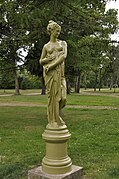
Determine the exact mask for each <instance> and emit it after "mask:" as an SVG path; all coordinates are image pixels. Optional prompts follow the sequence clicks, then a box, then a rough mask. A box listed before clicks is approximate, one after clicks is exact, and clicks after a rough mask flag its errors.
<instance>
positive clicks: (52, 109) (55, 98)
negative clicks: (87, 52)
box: [40, 20, 67, 126]
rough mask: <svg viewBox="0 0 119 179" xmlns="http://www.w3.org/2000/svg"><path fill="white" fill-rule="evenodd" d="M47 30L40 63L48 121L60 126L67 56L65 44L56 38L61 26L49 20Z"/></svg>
mask: <svg viewBox="0 0 119 179" xmlns="http://www.w3.org/2000/svg"><path fill="white" fill-rule="evenodd" d="M47 31H48V33H49V35H50V40H49V42H48V43H47V44H45V45H44V47H43V50H42V54H41V58H40V63H41V64H42V65H43V75H44V80H45V85H46V89H47V93H48V111H47V112H48V122H49V125H51V126H54V125H55V126H57V125H58V126H62V125H64V124H65V123H64V121H63V120H62V118H61V116H60V112H61V109H62V108H63V107H64V106H65V105H66V81H65V76H64V61H65V58H66V57H67V44H66V42H65V41H61V40H59V39H58V36H59V34H60V31H61V27H60V26H59V25H58V24H57V23H56V22H54V21H52V20H51V21H49V24H48V26H47Z"/></svg>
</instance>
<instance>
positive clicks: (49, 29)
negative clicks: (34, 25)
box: [47, 20, 61, 35]
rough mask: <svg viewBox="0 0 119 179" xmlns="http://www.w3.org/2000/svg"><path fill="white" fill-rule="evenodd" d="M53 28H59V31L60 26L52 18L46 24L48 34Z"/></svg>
mask: <svg viewBox="0 0 119 179" xmlns="http://www.w3.org/2000/svg"><path fill="white" fill-rule="evenodd" d="M54 29H60V31H61V26H60V25H59V24H57V23H56V22H54V21H53V20H50V21H49V24H48V26H47V32H48V34H49V35H50V34H51V31H52V30H54Z"/></svg>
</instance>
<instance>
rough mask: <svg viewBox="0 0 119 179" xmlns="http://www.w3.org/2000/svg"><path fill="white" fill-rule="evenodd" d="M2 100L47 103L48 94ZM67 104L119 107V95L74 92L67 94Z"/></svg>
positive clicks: (8, 97) (14, 96)
mask: <svg viewBox="0 0 119 179" xmlns="http://www.w3.org/2000/svg"><path fill="white" fill-rule="evenodd" d="M0 102H14V103H27V104H32V103H34V104H47V95H40V94H39V95H18V96H16V95H12V96H0ZM67 105H81V106H112V107H119V97H118V96H116V97H115V96H110V95H109V96H108V95H106V96H104V95H103V94H102V95H84V94H74V93H72V94H71V95H67Z"/></svg>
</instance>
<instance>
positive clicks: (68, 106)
mask: <svg viewBox="0 0 119 179" xmlns="http://www.w3.org/2000/svg"><path fill="white" fill-rule="evenodd" d="M38 94H40V93H28V94H24V95H38ZM81 94H85V95H95V96H97V95H104V96H113V97H115V98H119V96H118V95H117V94H116V93H113V94H108V95H106V94H102V93H94V92H93V93H92V92H82V93H81ZM12 95H13V94H3V95H1V94H0V96H2V97H4V96H12ZM79 95H80V94H79ZM0 106H11V107H12V106H13V107H15V106H23V107H25V106H27V107H47V105H46V104H34V103H26V102H12V101H11V102H0ZM65 108H75V109H79V108H81V109H102V110H104V109H108V110H119V107H112V106H80V105H66V107H65Z"/></svg>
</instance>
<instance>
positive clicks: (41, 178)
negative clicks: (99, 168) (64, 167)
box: [28, 165, 83, 179]
mask: <svg viewBox="0 0 119 179" xmlns="http://www.w3.org/2000/svg"><path fill="white" fill-rule="evenodd" d="M28 179H83V168H82V167H78V166H75V165H72V170H71V171H70V172H68V173H65V174H60V175H54V174H47V173H45V172H43V171H42V167H37V168H34V169H31V170H29V171H28Z"/></svg>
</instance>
